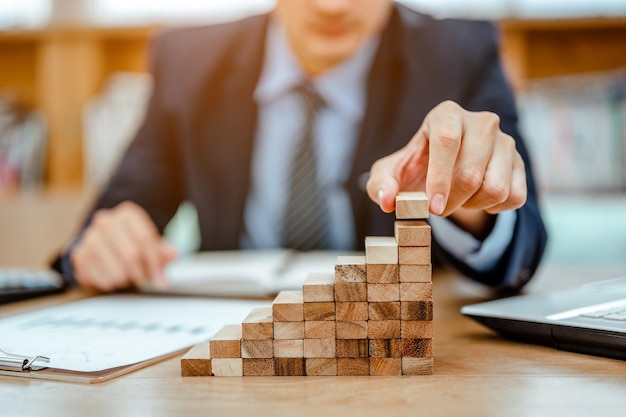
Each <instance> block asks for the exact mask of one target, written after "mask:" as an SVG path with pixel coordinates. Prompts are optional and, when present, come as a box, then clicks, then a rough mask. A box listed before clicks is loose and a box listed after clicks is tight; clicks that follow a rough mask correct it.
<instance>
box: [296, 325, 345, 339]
mask: <svg viewBox="0 0 626 417" xmlns="http://www.w3.org/2000/svg"><path fill="white" fill-rule="evenodd" d="M336 331H337V324H336V322H335V321H305V322H304V337H305V338H306V339H334V338H335V333H336Z"/></svg>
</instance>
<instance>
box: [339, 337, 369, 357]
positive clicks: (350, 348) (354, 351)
mask: <svg viewBox="0 0 626 417" xmlns="http://www.w3.org/2000/svg"><path fill="white" fill-rule="evenodd" d="M336 351H337V357H338V358H367V356H368V355H369V345H368V343H367V339H337V344H336Z"/></svg>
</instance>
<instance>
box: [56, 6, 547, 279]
mask: <svg viewBox="0 0 626 417" xmlns="http://www.w3.org/2000/svg"><path fill="white" fill-rule="evenodd" d="M152 71H153V75H154V81H155V83H154V91H153V95H152V97H151V100H150V103H149V107H148V109H147V113H146V116H145V120H144V122H143V124H142V126H141V128H140V130H139V131H138V133H137V136H136V138H135V139H134V141H133V142H132V144H131V145H130V147H129V149H128V150H127V152H126V154H125V156H124V158H123V160H122V161H121V164H120V166H119V167H118V169H117V171H116V172H115V174H114V175H113V178H112V179H111V181H110V183H109V184H108V186H107V187H106V189H105V190H104V192H103V193H102V195H101V197H100V198H99V200H98V202H97V203H96V206H95V207H94V210H93V212H92V213H91V215H90V216H89V217H88V219H87V221H86V223H85V227H84V229H83V230H82V231H81V233H80V234H79V236H78V238H77V239H76V240H75V241H74V242H73V243H72V244H71V246H70V248H69V250H68V251H67V252H66V253H65V254H64V255H63V256H62V257H61V259H60V260H59V261H60V262H58V263H57V264H58V266H59V268H61V269H62V270H63V271H64V273H65V274H66V275H67V276H72V277H73V279H74V280H75V281H76V283H78V284H79V285H82V286H84V287H88V288H94V289H96V290H100V291H111V290H115V289H120V288H124V287H127V286H131V285H135V284H140V283H141V282H143V281H145V280H153V281H155V282H156V283H157V284H159V283H161V284H162V283H163V282H164V280H165V278H164V276H163V267H164V265H165V264H166V263H167V262H169V261H171V260H172V259H173V258H174V257H175V253H174V251H173V250H172V248H171V247H170V246H169V245H168V244H167V243H166V242H165V241H164V240H163V239H162V238H161V232H162V231H163V228H164V227H165V225H166V224H167V222H168V221H169V220H170V218H171V217H172V216H173V214H174V213H175V211H176V209H177V207H178V205H179V204H180V203H181V202H182V201H184V200H188V201H190V202H192V203H193V204H194V205H195V207H196V208H197V210H198V213H199V219H198V220H199V224H200V232H201V249H202V250H226V249H238V248H271V247H293V248H296V249H303V250H307V249H316V248H328V249H359V248H362V246H363V241H364V238H365V236H370V235H389V234H390V233H392V230H393V221H394V217H393V215H391V214H387V213H389V212H391V211H393V210H394V198H395V195H396V194H397V193H398V192H399V191H404V190H425V191H426V192H427V194H428V196H429V197H430V204H431V205H430V211H431V213H432V214H433V216H431V226H432V228H433V257H434V258H435V259H434V260H435V261H436V262H443V263H447V264H450V265H452V266H454V267H456V268H457V269H458V270H460V271H461V272H463V273H464V274H466V275H467V276H469V277H470V278H472V279H474V280H477V281H479V282H482V283H484V284H486V285H488V286H492V287H495V288H500V289H517V288H520V287H521V286H522V285H524V284H525V283H526V282H527V281H528V280H529V279H530V277H531V276H532V274H533V273H534V271H535V270H536V268H537V266H538V264H539V261H540V259H541V257H542V253H543V249H544V246H545V241H546V235H545V230H544V226H543V223H542V220H541V216H540V213H539V210H538V205H537V195H536V190H535V184H534V181H533V177H532V172H531V167H530V162H529V160H528V155H527V152H526V149H525V146H524V143H523V141H522V139H521V138H520V135H519V132H518V129H517V126H516V117H517V116H516V111H515V105H514V100H513V96H512V93H511V91H510V89H509V86H508V85H507V82H506V80H505V77H504V75H503V73H502V69H501V67H500V65H499V59H498V51H497V39H496V33H495V31H494V29H493V27H492V26H491V25H489V24H487V23H483V22H468V21H460V20H444V21H438V20H434V19H432V18H431V17H429V16H426V15H423V14H420V13H417V12H415V11H413V10H410V9H408V8H406V7H404V6H401V5H399V4H396V3H394V2H392V1H391V0H278V1H277V4H276V6H275V8H274V10H273V11H272V12H271V13H270V14H269V15H263V16H256V17H251V18H247V19H244V20H241V21H237V22H232V23H226V24H220V25H215V26H208V27H200V28H187V29H179V30H174V31H170V32H168V33H165V34H163V35H161V36H160V37H159V38H158V39H157V40H156V41H155V43H154V48H153V51H152ZM368 196H369V198H368Z"/></svg>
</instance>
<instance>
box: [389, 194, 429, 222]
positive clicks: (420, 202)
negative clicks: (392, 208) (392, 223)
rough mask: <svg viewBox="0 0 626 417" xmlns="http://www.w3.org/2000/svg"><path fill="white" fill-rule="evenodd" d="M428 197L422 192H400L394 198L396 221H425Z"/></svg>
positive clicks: (427, 212) (427, 213) (427, 211)
mask: <svg viewBox="0 0 626 417" xmlns="http://www.w3.org/2000/svg"><path fill="white" fill-rule="evenodd" d="M429 204H430V201H429V200H428V196H427V195H426V193H425V192H423V191H416V192H401V193H398V195H397V196H396V219H407V220H408V219H417V220H418V219H427V218H428V215H429V210H428V209H429Z"/></svg>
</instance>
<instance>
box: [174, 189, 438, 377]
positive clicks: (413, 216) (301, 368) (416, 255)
mask: <svg viewBox="0 0 626 417" xmlns="http://www.w3.org/2000/svg"><path fill="white" fill-rule="evenodd" d="M427 217H428V199H427V197H426V195H425V194H424V193H421V192H414V193H400V194H399V195H398V196H397V198H396V219H397V220H396V222H395V237H367V238H366V240H365V256H339V257H338V258H337V262H336V265H335V273H334V274H311V275H309V276H308V277H307V279H306V280H305V282H304V285H303V287H302V291H282V292H280V293H279V294H278V296H277V297H276V299H275V300H274V301H273V303H272V307H271V308H269V307H268V308H262V309H256V310H253V311H252V312H251V313H250V314H249V315H248V317H247V318H246V319H245V320H244V321H243V323H242V324H241V325H229V326H225V327H224V328H222V329H221V330H220V331H219V332H218V333H216V334H215V335H214V336H213V337H212V338H211V340H210V341H209V343H208V347H207V345H206V344H204V345H202V346H197V347H196V348H194V349H192V350H191V351H189V352H188V354H187V355H185V357H183V359H182V360H181V371H182V374H183V376H198V375H207V376H208V375H214V376H302V375H430V374H432V373H433V301H432V266H431V230H430V226H429V225H428V223H426V221H424V219H426V218H427Z"/></svg>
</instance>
